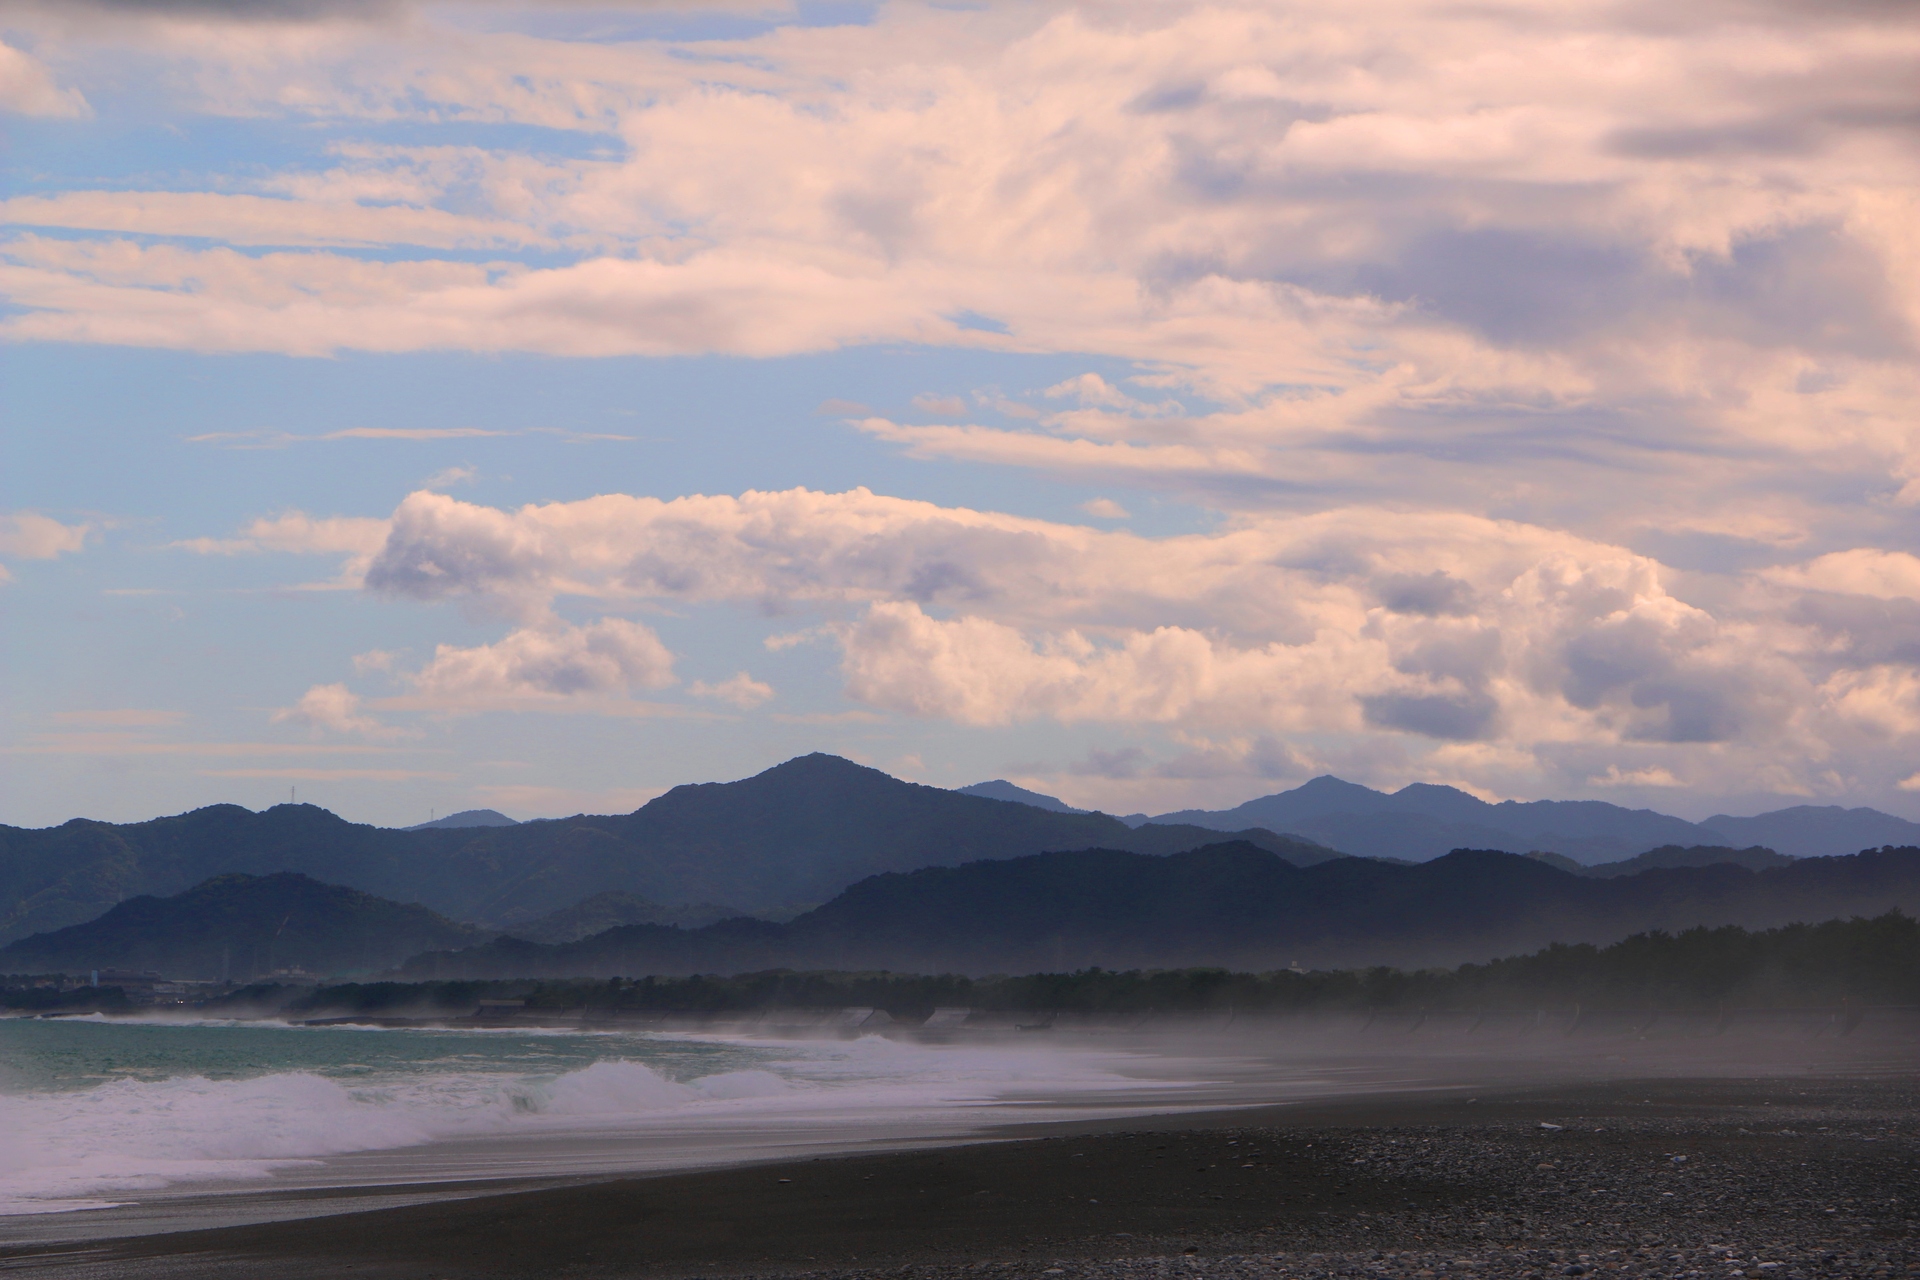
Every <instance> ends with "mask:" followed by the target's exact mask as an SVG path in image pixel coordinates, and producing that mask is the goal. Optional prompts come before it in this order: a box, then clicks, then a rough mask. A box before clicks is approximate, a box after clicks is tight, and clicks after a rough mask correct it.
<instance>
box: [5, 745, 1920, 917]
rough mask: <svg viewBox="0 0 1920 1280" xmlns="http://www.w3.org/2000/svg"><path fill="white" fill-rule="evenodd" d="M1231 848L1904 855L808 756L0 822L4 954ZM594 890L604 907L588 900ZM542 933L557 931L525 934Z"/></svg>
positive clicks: (673, 906) (1797, 824) (1823, 814)
mask: <svg viewBox="0 0 1920 1280" xmlns="http://www.w3.org/2000/svg"><path fill="white" fill-rule="evenodd" d="M1235 835H1237V836H1238V837H1239V838H1242V839H1244V840H1246V841H1248V842H1250V843H1252V844H1254V845H1255V846H1257V847H1260V848H1263V849H1265V850H1267V851H1268V852H1270V853H1274V854H1276V855H1278V856H1280V857H1281V858H1283V859H1285V860H1286V861H1288V862H1290V863H1292V864H1294V865H1296V866H1303V867H1304V866H1310V865H1313V864H1316V863H1319V862H1324V861H1326V860H1328V859H1332V858H1337V857H1339V856H1340V855H1341V854H1355V855H1363V856H1368V857H1373V858H1387V859H1401V860H1406V861H1422V860H1426V859H1429V858H1433V857H1436V856H1439V855H1441V854H1444V853H1446V852H1447V851H1449V850H1451V849H1455V848H1481V849H1500V850H1505V851H1507V852H1511V853H1528V852H1543V853H1551V854H1553V855H1555V856H1556V857H1560V858H1565V859H1568V860H1570V861H1572V862H1575V863H1580V864H1589V865H1591V864H1599V863H1608V862H1619V861H1622V860H1625V859H1629V858H1632V857H1635V856H1638V855H1641V854H1644V853H1646V852H1647V851H1649V850H1653V849H1657V848H1663V847H1669V846H1671V847H1678V848H1683V849H1690V848H1696V847H1702V846H1712V847H1716V848H1726V849H1737V848H1740V847H1743V846H1748V847H1750V846H1755V845H1759V846H1764V849H1765V850H1766V851H1771V852H1769V856H1772V853H1773V852H1777V853H1779V854H1785V855H1798V856H1824V855H1833V854H1845V853H1852V852H1853V851H1855V850H1858V849H1861V848H1868V847H1879V846H1884V845H1920V823H1912V822H1907V821H1906V820H1904V819H1901V818H1895V817H1891V816H1889V815H1887V814H1883V813H1878V812H1875V811H1874V810H1871V809H1839V808H1820V807H1814V806H1800V807H1796V808H1792V809H1783V810H1779V811H1776V812H1774V813H1769V814H1761V815H1759V816H1757V817H1750V818H1733V817H1726V816H1720V817H1715V818H1711V819H1708V820H1707V821H1706V822H1704V823H1692V822H1688V821H1685V820H1683V819H1680V818H1676V817H1672V816H1669V815H1666V814H1660V813H1654V812H1652V811H1650V810H1643V809H1625V808H1621V807H1619V806H1617V805H1610V804H1606V803H1603V802H1599V801H1535V802H1529V803H1518V802H1512V801H1508V802H1503V803H1500V804H1489V803H1487V802H1485V801H1482V800H1479V799H1477V798H1476V797H1474V796H1471V795H1468V794H1467V793H1465V792H1463V791H1459V790H1456V789H1454V788H1451V787H1442V786H1430V785H1425V784H1416V785H1413V786H1409V787H1405V788H1402V789H1401V790H1400V791H1398V792H1395V793H1392V794H1390V795H1389V794H1387V793H1384V792H1379V791H1374V790H1372V789H1370V788H1367V787H1361V786H1356V785H1354V784H1351V783H1346V782H1342V781H1340V780H1339V779H1337V778H1331V777H1328V778H1317V779H1314V780H1313V781H1311V782H1309V783H1307V784H1305V785H1303V786H1301V787H1298V788H1295V789H1294V790H1291V791H1286V792H1281V793H1278V794H1276V795H1271V796H1264V797H1261V798H1260V799H1257V800H1252V801H1248V802H1247V803H1246V804H1243V805H1240V806H1238V807H1237V808H1234V809H1230V810H1225V811H1208V810H1191V811H1183V812H1179V813H1171V814H1161V815H1159V816H1158V817H1155V818H1145V817H1142V816H1141V815H1131V816H1129V817H1127V818H1117V817H1112V816H1109V815H1107V814H1103V813H1096V812H1088V811H1083V810H1077V809H1074V808H1073V807H1071V806H1069V805H1066V804H1065V803H1063V802H1061V801H1059V800H1057V799H1055V798H1053V797H1050V796H1045V795H1041V794H1040V793H1038V792H1033V791H1028V790H1026V789H1024V788H1020V787H1017V786H1014V785H1013V784H1012V783H1009V782H1007V781H1005V780H1004V779H998V780H994V781H992V782H986V783H979V784H976V785H975V786H972V787H967V788H963V789H962V790H961V791H958V792H955V791H948V790H944V789H941V788H937V787H927V786H920V785H917V784H914V783H910V782H904V781H901V780H900V779H897V778H892V777H889V776H888V775H886V774H884V773H881V772H880V771H878V770H875V769H869V768H866V767H863V766H861V765H857V764H854V763H853V762H851V761H848V760H843V759H840V758H838V757H835V756H829V755H820V754H815V755H809V756H802V757H799V758H797V759H794V760H789V761H787V762H786V763H785V764H781V765H777V766H775V767H774V768H772V769H768V770H766V771H765V772H763V773H760V774H757V775H755V776H754V777H751V778H746V779H742V780H740V781H737V782H727V783H703V784H695V785H689V786H682V787H676V788H674V789H673V790H671V791H669V792H667V793H666V794H665V795H662V796H660V797H658V798H657V799H655V800H653V801H650V802H649V803H648V804H646V805H643V806H642V807H641V808H639V809H637V810H635V811H634V812H632V813H628V814H619V815H609V816H588V815H580V816H575V817H572V818H563V819H557V820H545V821H533V822H524V823H515V822H514V821H513V820H512V819H511V818H508V817H507V816H505V815H503V814H499V813H496V812H494V811H492V810H471V811H468V812H466V813H461V814H454V815H451V816H449V817H447V818H442V819H439V820H437V821H435V822H433V823H429V824H425V825H424V826H422V827H418V828H412V829H407V830H394V829H389V828H381V827H372V826H365V825H362V824H357V823H350V822H347V821H344V820H343V819H341V818H339V817H336V816H335V815H333V814H331V813H328V812H327V811H325V810H323V809H319V808H315V807H313V806H310V805H280V806H276V807H274V808H272V809H269V810H266V811H265V812H261V813H255V812H252V811H250V810H247V809H243V808H241V807H239V806H237V805H214V806H211V807H208V808H205V809H198V810H195V811H193V812H191V813H186V814H180V815H177V816H174V817H167V818H157V819H153V820H151V821H148V822H140V823H128V824H114V823H104V822H95V821H90V820H85V819H75V820H74V821H71V822H68V823H65V824H63V825H61V826H58V827H51V828H44V829H39V830H27V829H21V828H10V827H0V944H4V943H6V942H8V941H11V940H14V939H18V938H22V937H26V936H28V935H30V934H34V933H42V932H46V931H49V930H53V929H59V928H63V927H65V926H68V925H73V924H78V923H81V922H83V921H87V920H91V919H93V918H95V917H97V916H99V915H100V914H101V913H102V912H104V911H106V910H108V909H109V908H111V907H113V906H114V905H116V904H117V903H120V902H122V901H123V900H125V899H128V898H131V897H135V896H139V895H143V894H145V895H168V894H174V893H178V892H180V891H182V890H184V889H186V888H188V887H190V886H192V885H195V884H198V883H200V882H201V881H203V880H206V879H208V878H209V877H212V876H218V875H222V874H227V873H233V872H238V873H244V874H247V875H255V876H262V875H271V874H274V873H277V872H282V871H289V872H298V873H301V874H304V875H309V876H312V877H314V878H315V879H318V880H321V881H324V882H327V883H332V884H341V885H345V886H348V887H351V888H355V889H359V890H362V891H364V892H368V893H373V894H378V895H380V896H382V897H386V898H389V899H394V900H397V901H402V902H417V903H420V904H423V905H424V906H425V907H427V908H429V909H430V910H433V911H437V912H439V913H441V914H442V915H445V916H448V917H451V918H454V919H458V920H465V921H469V922H472V923H474V924H476V925H479V926H482V927H486V928H491V929H510V930H524V931H526V932H531V933H538V934H539V935H540V937H541V938H542V939H543V940H548V941H555V942H559V941H565V940H567V939H569V938H578V937H580V936H583V933H587V932H594V931H597V930H599V929H601V928H605V927H610V926H612V925H615V924H637V923H644V922H651V923H663V924H684V925H694V924H699V923H702V922H703V921H708V920H713V919H715V918H717V917H719V916H722V915H727V914H733V913H745V914H752V915H756V916H761V917H766V918H772V919H791V918H793V917H795V916H797V915H799V914H801V913H802V912H804V911H806V910H808V909H809V908H811V907H813V906H816V905H818V904H820V903H823V902H826V901H827V900H828V899H830V898H832V897H833V896H834V895H835V894H837V893H839V892H840V891H841V890H843V889H845V888H847V887H848V886H850V885H852V884H854V883H855V882H857V881H860V880H862V879H863V878H865V877H868V876H872V875H875V874H880V873H884V872H897V871H912V870H916V869H919V868H922V867H930V866H954V865H958V864H961V863H967V862H973V861H977V860H981V859H996V858H1013V857H1021V856H1025V855H1030V854H1037V853H1042V852H1048V851H1055V852H1058V851H1070V850H1084V849H1092V848H1099V849H1108V850H1113V851H1117V852H1130V853H1136V854H1154V855H1162V854H1172V853H1178V852H1184V851H1187V850H1192V849H1195V848H1199V847H1201V846H1203V845H1207V844H1212V843H1217V842H1219V841H1220V840H1221V839H1222V838H1223V837H1224V836H1235ZM1716 856H1719V855H1716ZM1735 860H1736V861H1738V860H1739V859H1735ZM1749 862H1750V860H1749ZM1609 874H1618V872H1617V871H1615V872H1610V873H1609ZM598 895H613V896H612V897H604V898H602V899H601V900H600V901H599V902H598V903H597V904H596V905H594V906H591V907H589V906H586V905H585V904H586V903H587V902H588V901H589V900H592V899H595V898H596V896H598ZM567 912H573V914H572V915H570V916H567V915H565V914H564V913H567ZM556 913H561V915H560V916H556ZM541 917H555V918H553V919H551V920H549V921H548V923H546V924H544V925H536V924H535V923H534V922H535V921H537V920H539V919H540V918H541ZM562 917H564V918H562Z"/></svg>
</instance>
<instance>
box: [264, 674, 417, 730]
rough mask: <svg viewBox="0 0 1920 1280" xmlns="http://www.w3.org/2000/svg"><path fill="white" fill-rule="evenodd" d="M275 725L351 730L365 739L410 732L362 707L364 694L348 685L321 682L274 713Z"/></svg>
mask: <svg viewBox="0 0 1920 1280" xmlns="http://www.w3.org/2000/svg"><path fill="white" fill-rule="evenodd" d="M272 721H273V723H274V724H305V725H309V726H311V727H312V728H313V730H314V731H315V732H316V733H318V732H321V731H325V732H329V733H351V734H358V735H359V736H361V737H363V738H374V739H379V738H400V737H408V736H411V734H410V731H408V730H405V729H397V728H394V727H392V726H390V725H386V724H382V723H381V722H380V721H379V720H377V719H375V718H374V717H373V716H370V715H366V714H364V713H363V712H362V711H361V709H360V696H359V695H358V694H356V693H354V692H353V691H352V690H350V689H348V688H347V686H345V685H344V684H317V685H314V686H313V687H312V688H311V689H308V690H307V691H306V692H305V693H303V694H301V695H300V700H299V701H298V702H296V703H294V704H293V705H292V706H291V707H283V708H282V709H280V710H278V711H276V712H274V713H273V716H272Z"/></svg>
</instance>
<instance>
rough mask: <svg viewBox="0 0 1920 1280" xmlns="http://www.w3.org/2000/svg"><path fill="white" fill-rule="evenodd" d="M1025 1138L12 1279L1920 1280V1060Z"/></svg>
mask: <svg viewBox="0 0 1920 1280" xmlns="http://www.w3.org/2000/svg"><path fill="white" fill-rule="evenodd" d="M1543 1121H1545V1122H1548V1123H1550V1124H1556V1125H1559V1126H1562V1127H1561V1128H1560V1129H1558V1130H1551V1129H1545V1128H1542V1127H1541V1122H1543ZM1004 1136H1006V1137H1008V1138H1011V1139H1012V1140H1008V1141H997V1142H988V1143H979V1144H974V1145H969V1146H960V1147H945V1148H940V1149H936V1150H928V1151H917V1152H909V1153H893V1154H877V1155H864V1156H844V1157H831V1158H822V1159H817V1160H809V1161H804V1162H796V1163H786V1164H768V1165H758V1166H750V1167H745V1168H732V1169H726V1170H720V1171H713V1172H703V1173H691V1174H676V1175H669V1176H660V1177H650V1178H629V1179H618V1180H610V1181H602V1182H596V1183H593V1184H590V1185H574V1186H560V1187H548V1188H543V1189H539V1190H531V1191H520V1192H516V1193H512V1194H503V1195H490V1196H484V1197H480V1198H475V1199H465V1200H458V1201H453V1202H443V1203H435V1204H414V1205H407V1206H403V1207H397V1208H388V1209H381V1210H377V1211H373V1212H360V1213H349V1214H341V1215H337V1216H333V1217H325V1218H309V1219H305V1220H301V1221H292V1222H277V1223H269V1224H264V1225H258V1226H244V1227H229V1228H222V1229H218V1230H204V1231H193V1232H181V1233H176V1234H170V1235H157V1236H147V1237H141V1238H134V1239H126V1240H117V1241H105V1242H99V1243H97V1244H90V1245H85V1246H79V1245H63V1246H38V1247H32V1246H29V1247H16V1248H12V1249H5V1250H0V1270H8V1271H20V1272H25V1273H28V1274H42V1273H44V1274H56V1275H60V1276H63V1277H68V1278H70V1280H105V1278H106V1277H127V1278H133V1277H140V1278H147V1277H155V1278H157V1277H207V1278H209V1280H227V1278H229V1277H255V1276H262V1277H274V1278H276V1280H304V1278H306V1277H316V1276H328V1277H333V1276H354V1277H375V1278H379V1280H386V1278H388V1277H391V1278H393V1280H461V1278H465V1277H473V1278H475V1280H481V1278H485V1280H493V1278H496V1277H497V1278H502V1280H504V1278H507V1277H514V1278H518V1277H583V1278H584V1277H619V1276H635V1277H661V1278H663V1280H666V1278H672V1277H683V1276H709V1275H711V1276H722V1275H725V1276H747V1275H765V1276H791V1275H800V1274H808V1275H816V1276H849V1277H852V1276H862V1277H865V1276H871V1277H881V1276H885V1277H889V1278H898V1277H902V1276H904V1275H907V1274H909V1273H911V1274H912V1275H913V1276H914V1277H916V1280H962V1278H967V1280H971V1278H974V1277H993V1276H1009V1275H1012V1276H1046V1277H1054V1276H1058V1277H1061V1278H1062V1280H1082V1278H1085V1280H1093V1278H1095V1277H1098V1278H1101V1280H1107V1278H1111V1280H1136V1278H1137V1280H1165V1278H1169V1277H1187V1276H1195V1277H1198V1276H1214V1277H1229V1276H1231V1277H1241V1276H1245V1277H1266V1276H1275V1277H1278V1276H1306V1275H1336V1274H1352V1275H1406V1276H1415V1277H1420V1276H1424V1275H1443V1274H1449V1273H1451V1274H1473V1275H1486V1276H1505V1275H1511V1276H1516V1277H1525V1276H1559V1275H1579V1274H1586V1273H1587V1272H1590V1271H1607V1272H1613V1273H1617V1274H1620V1275H1661V1276H1676V1277H1693V1278H1698V1277H1779V1278H1780V1280H1796V1278H1798V1277H1807V1276H1816V1275H1821V1276H1825V1275H1847V1276H1855V1275H1857V1276H1868V1277H1889V1278H1897V1277H1901V1276H1906V1275H1910V1274H1912V1275H1920V1250H1916V1239H1915V1232H1916V1219H1917V1218H1920V1074H1914V1075H1896V1076H1887V1075H1881V1076H1878V1077H1875V1078H1852V1079H1832V1078H1826V1079H1807V1078H1800V1079H1786V1080H1772V1081H1751V1080H1742V1081H1726V1082H1716V1081H1703V1080H1686V1081H1671V1080H1668V1081H1653V1082H1645V1083H1634V1082H1625V1083H1609V1084H1600V1085H1583V1086H1553V1087H1548V1088H1540V1089H1533V1090H1506V1091H1503V1092H1501V1093H1499V1094H1498V1095H1494V1094H1491V1093H1489V1094H1488V1095H1487V1096H1483V1097H1480V1098H1478V1099H1475V1100H1468V1099H1467V1098H1465V1097H1461V1096H1458V1095H1452V1096H1449V1097H1447V1098H1445V1099H1436V1098H1434V1097H1433V1096H1431V1095H1428V1096H1425V1097H1399V1098H1396V1097H1372V1098H1367V1099H1363V1100H1356V1101H1350V1102H1343V1103H1337V1104H1329V1103H1313V1104H1301V1105H1292V1106H1280V1107H1263V1108H1256V1109H1250V1110H1239V1111H1231V1112H1217V1113H1209V1114H1203V1115H1183V1116H1177V1117H1163V1118H1157V1119H1144V1120H1143V1119H1139V1118H1135V1119H1130V1120H1123V1121H1115V1122H1110V1123H1088V1124H1075V1125H1055V1126H1045V1127H1034V1128H1033V1129H1032V1130H1031V1131H1027V1132H1022V1131H1018V1130H1010V1131H1005V1134H1004ZM1678 1157H1684V1159H1680V1158H1678Z"/></svg>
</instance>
